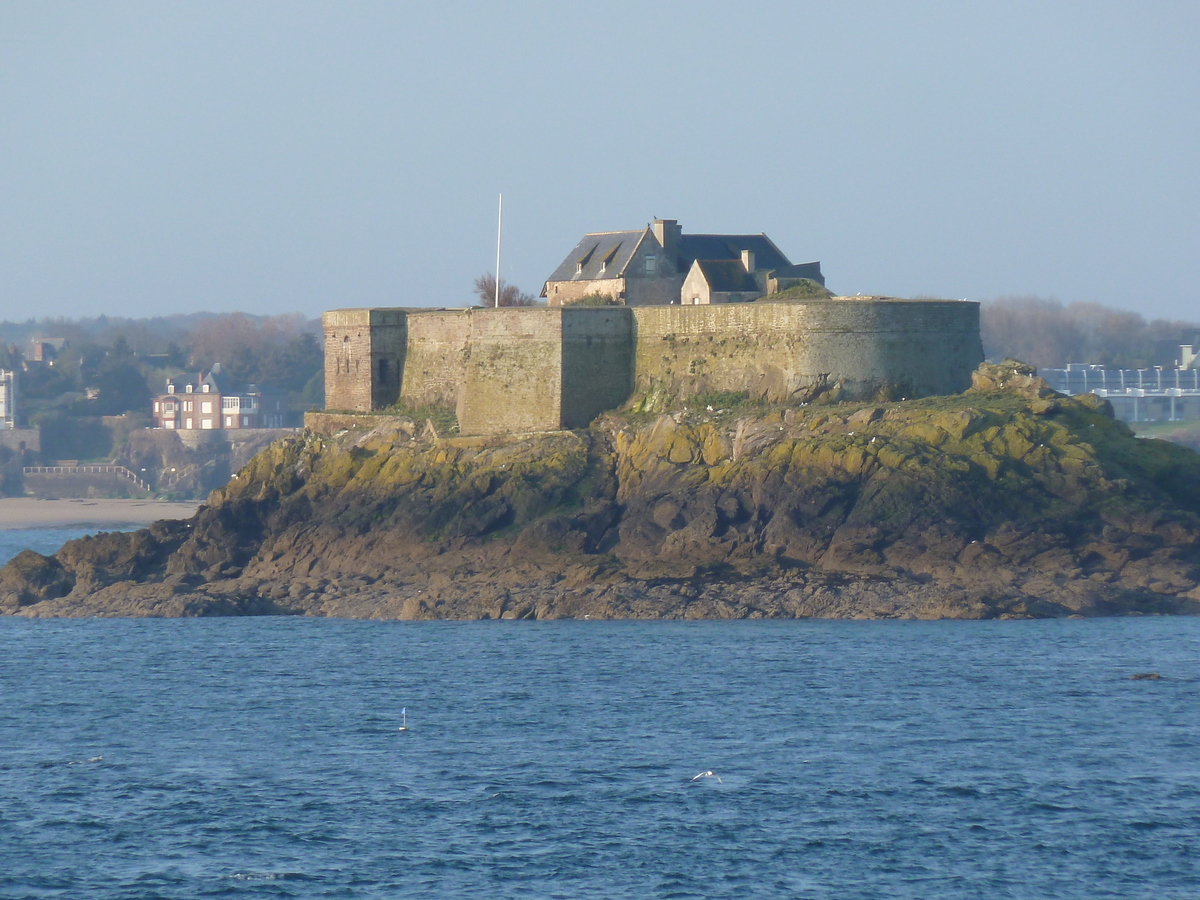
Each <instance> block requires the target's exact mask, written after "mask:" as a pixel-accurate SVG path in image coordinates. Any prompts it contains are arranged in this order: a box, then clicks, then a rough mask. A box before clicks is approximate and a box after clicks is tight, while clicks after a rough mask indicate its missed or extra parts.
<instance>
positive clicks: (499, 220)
mask: <svg viewBox="0 0 1200 900" xmlns="http://www.w3.org/2000/svg"><path fill="white" fill-rule="evenodd" d="M503 228H504V195H503V194H501V195H500V210H499V212H498V213H497V214H496V302H495V307H496V309H499V308H500V235H501V232H502V231H503Z"/></svg>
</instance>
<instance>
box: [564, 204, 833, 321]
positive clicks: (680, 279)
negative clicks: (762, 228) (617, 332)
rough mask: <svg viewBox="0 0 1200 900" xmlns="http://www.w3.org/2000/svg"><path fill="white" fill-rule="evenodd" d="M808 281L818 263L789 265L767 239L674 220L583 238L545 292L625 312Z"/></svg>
mask: <svg viewBox="0 0 1200 900" xmlns="http://www.w3.org/2000/svg"><path fill="white" fill-rule="evenodd" d="M802 279H809V280H811V281H815V282H817V283H818V284H821V285H824V284H825V278H824V276H823V275H822V274H821V264H820V262H810V263H802V264H800V265H794V264H793V263H792V262H791V261H790V260H789V259H788V258H787V257H786V256H784V255H783V253H782V252H781V251H780V250H779V248H778V247H776V246H775V244H774V243H773V242H772V241H771V239H770V238H769V237H767V236H766V235H765V234H684V233H683V230H682V229H681V228H680V226H679V223H678V222H677V221H676V220H675V219H655V220H654V223H653V224H652V225H648V226H647V227H646V228H644V229H642V230H640V231H607V232H594V233H589V234H585V235H584V236H583V238H582V239H581V240H580V241H579V243H578V244H576V245H575V249H574V250H572V251H571V252H570V253H569V254H568V255H567V258H566V259H564V260H563V261H562V263H560V264H559V266H558V268H557V269H555V270H554V272H553V274H551V276H550V277H549V278H548V279H547V280H546V283H545V285H544V287H543V288H542V296H543V297H545V298H546V302H547V304H548V305H550V306H566V305H570V304H572V303H576V302H578V301H579V300H580V299H581V298H584V297H591V296H599V297H603V298H607V299H608V300H609V302H611V303H617V304H623V305H625V306H659V305H667V304H683V305H693V304H707V303H736V302H741V301H747V300H754V299H757V298H758V297H762V296H764V295H767V294H773V293H776V292H778V291H782V290H786V289H787V288H788V287H791V286H793V285H795V284H797V283H799V282H800V281H801V280H802Z"/></svg>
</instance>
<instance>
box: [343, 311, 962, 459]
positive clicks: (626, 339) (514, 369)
mask: <svg viewBox="0 0 1200 900" xmlns="http://www.w3.org/2000/svg"><path fill="white" fill-rule="evenodd" d="M324 322H325V331H326V354H325V375H326V398H327V400H326V406H327V408H328V409H330V410H340V411H356V412H369V411H371V410H376V409H383V408H386V407H387V406H390V405H392V404H393V403H395V402H396V400H397V399H398V398H399V399H403V400H404V401H405V402H406V403H408V404H411V405H413V406H423V405H450V404H453V405H454V406H455V409H456V411H457V414H458V420H459V428H460V430H461V432H462V433H463V434H478V435H489V434H504V433H512V432H525V431H554V430H558V429H561V428H580V427H583V426H585V425H587V423H588V422H590V421H591V420H592V419H593V418H594V417H595V416H596V415H597V414H599V413H600V412H602V411H604V410H606V409H612V408H615V407H618V406H620V405H621V404H622V403H624V402H625V401H626V400H627V399H628V398H629V397H630V396H631V394H634V393H650V392H653V391H662V392H664V393H667V394H670V395H674V396H678V397H682V398H687V397H690V396H695V395H697V394H704V393H710V392H739V393H740V392H745V393H748V394H750V395H751V396H754V397H762V398H765V399H767V400H770V401H772V402H782V401H789V400H791V401H807V400H811V399H813V398H814V397H816V396H817V395H818V394H821V393H823V392H825V391H828V390H833V391H834V392H835V393H834V396H836V397H838V398H839V399H847V400H849V399H867V398H872V397H894V398H900V397H918V396H927V395H932V394H951V393H957V392H959V391H962V390H965V389H966V388H967V387H969V386H970V383H971V372H972V371H973V370H974V369H975V367H976V366H977V365H978V364H979V363H980V362H981V361H982V359H983V348H982V345H981V343H980V339H979V305H978V304H977V303H967V302H961V301H923V300H915V301H914V300H891V299H883V298H853V297H845V298H837V299H834V300H810V301H800V302H783V303H775V302H770V301H766V300H760V301H757V302H754V303H728V304H720V305H712V306H647V307H627V306H621V307H569V306H568V307H549V308H534V309H530V308H506V309H469V310H416V309H409V310H404V309H361V310H334V311H332V312H329V313H326V314H325V317H324Z"/></svg>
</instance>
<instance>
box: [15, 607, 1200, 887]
mask: <svg viewBox="0 0 1200 900" xmlns="http://www.w3.org/2000/svg"><path fill="white" fill-rule="evenodd" d="M1198 659H1200V621H1197V620H1190V619H1126V620H1107V621H1097V620H1089V621H1040V622H934V623H922V622H907V623H905V622H816V621H800V622H704V623H647V622H552V623H530V622H517V623H511V622H487V623H395V622H362V621H338V620H311V619H308V620H302V619H251V620H247V619H241V620H235V619H226V620H160V621H156V620H72V621H25V620H15V619H4V620H0V747H2V750H3V757H2V759H0V897H5V898H17V897H64V898H81V897H86V898H101V900H106V898H195V897H236V898H241V897H338V898H358V897H397V896H402V895H408V894H415V895H420V896H430V897H513V898H517V897H520V898H552V897H606V898H607V897H636V898H641V897H656V898H657V897H661V898H668V897H672V898H684V897H739V898H741V897H814V898H818V897H819V898H824V897H829V898H834V897H836V898H928V897H955V898H957V897H962V898H968V897H969V898H978V897H989V898H992V897H1014V898H1025V897H1028V898H1047V897H1063V898H1089V900H1091V898H1106V897H1113V898H1117V897H1120V898H1133V897H1145V898H1175V897H1180V898H1182V897H1196V896H1200V876H1198V875H1197V871H1198V868H1197V863H1198V861H1200V860H1198V854H1200V850H1198V846H1200V843H1198V839H1200V750H1198V747H1200V726H1198V725H1197V719H1198V717H1197V714H1196V709H1197V704H1196V700H1197V689H1198V687H1200V668H1198V665H1197V661H1198ZM1151 670H1152V671H1157V672H1160V673H1161V674H1162V676H1163V678H1162V680H1160V681H1131V680H1129V676H1130V675H1131V674H1133V673H1135V672H1142V671H1151ZM402 707H407V708H408V711H409V724H410V726H411V730H409V731H408V732H405V733H401V732H399V731H398V730H397V726H398V724H399V721H400V711H401V708H402ZM710 769H711V770H713V771H714V772H716V773H717V774H718V775H719V776H720V778H721V783H718V782H717V780H716V779H715V778H703V779H700V780H699V781H696V782H692V781H691V779H692V777H693V776H694V775H696V774H697V773H698V772H701V771H705V770H710Z"/></svg>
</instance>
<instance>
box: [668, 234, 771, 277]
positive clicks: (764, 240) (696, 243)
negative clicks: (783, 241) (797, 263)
mask: <svg viewBox="0 0 1200 900" xmlns="http://www.w3.org/2000/svg"><path fill="white" fill-rule="evenodd" d="M743 250H753V251H754V268H755V269H778V268H782V267H783V266H790V265H791V262H790V261H789V260H788V258H787V257H786V256H784V255H783V254H782V253H780V252H779V248H778V247H776V246H775V245H774V244H773V243H771V239H770V238H769V237H767V236H766V235H765V234H687V233H684V234H682V235H681V236H680V238H679V256H680V259H681V265H680V268H681V269H683V270H684V271H687V269H688V268H690V267H691V265H692V261H693V260H697V259H738V260H740V259H741V258H742V251H743Z"/></svg>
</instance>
